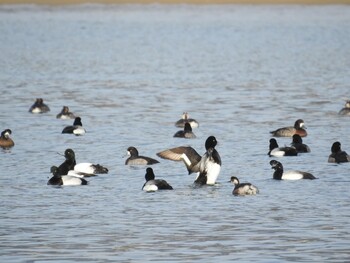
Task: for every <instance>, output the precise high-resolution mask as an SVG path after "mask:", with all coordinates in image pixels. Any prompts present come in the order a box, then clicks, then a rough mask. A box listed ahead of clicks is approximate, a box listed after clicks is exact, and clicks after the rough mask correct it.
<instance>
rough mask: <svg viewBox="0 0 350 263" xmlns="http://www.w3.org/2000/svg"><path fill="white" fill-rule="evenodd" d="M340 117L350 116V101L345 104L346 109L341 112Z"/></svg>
mask: <svg viewBox="0 0 350 263" xmlns="http://www.w3.org/2000/svg"><path fill="white" fill-rule="evenodd" d="M339 115H350V100H347V101H346V102H345V107H344V108H342V109H341V110H340V111H339Z"/></svg>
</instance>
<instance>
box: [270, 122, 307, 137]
mask: <svg viewBox="0 0 350 263" xmlns="http://www.w3.org/2000/svg"><path fill="white" fill-rule="evenodd" d="M305 129H306V127H305V124H304V121H303V120H302V119H299V120H297V121H296V122H295V123H294V126H293V127H284V128H279V129H277V130H275V131H271V132H270V133H271V134H272V136H275V137H292V136H293V135H294V134H299V135H300V136H301V137H305V136H307V132H306V130H305Z"/></svg>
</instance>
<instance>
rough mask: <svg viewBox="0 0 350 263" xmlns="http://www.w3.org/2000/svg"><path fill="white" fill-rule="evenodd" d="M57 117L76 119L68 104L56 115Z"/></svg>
mask: <svg viewBox="0 0 350 263" xmlns="http://www.w3.org/2000/svg"><path fill="white" fill-rule="evenodd" d="M56 118H57V119H62V120H67V119H75V116H74V113H73V112H70V111H69V108H68V107H67V106H63V108H62V110H61V112H60V113H59V114H57V115H56Z"/></svg>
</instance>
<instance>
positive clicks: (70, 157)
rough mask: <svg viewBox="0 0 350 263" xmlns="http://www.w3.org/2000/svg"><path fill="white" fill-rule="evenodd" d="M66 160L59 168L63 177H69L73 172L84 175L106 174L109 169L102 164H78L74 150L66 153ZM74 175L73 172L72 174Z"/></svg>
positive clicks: (67, 150) (68, 150)
mask: <svg viewBox="0 0 350 263" xmlns="http://www.w3.org/2000/svg"><path fill="white" fill-rule="evenodd" d="M64 157H65V158H66V160H65V161H64V162H63V163H62V164H61V165H60V166H59V167H58V172H59V174H61V175H67V174H68V173H69V172H70V171H71V170H74V171H75V172H78V173H84V174H90V175H95V174H106V173H108V169H107V168H106V167H103V166H102V165H100V164H92V163H78V164H77V163H76V160H75V153H74V151H73V150H72V149H66V150H65V152H64ZM71 174H72V172H71Z"/></svg>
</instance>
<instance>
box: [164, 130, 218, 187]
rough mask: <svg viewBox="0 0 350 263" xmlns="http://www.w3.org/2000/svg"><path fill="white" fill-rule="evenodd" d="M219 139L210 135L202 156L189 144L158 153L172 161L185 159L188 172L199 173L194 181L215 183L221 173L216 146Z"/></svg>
mask: <svg viewBox="0 0 350 263" xmlns="http://www.w3.org/2000/svg"><path fill="white" fill-rule="evenodd" d="M216 145H217V140H216V138H215V137H214V136H209V137H208V138H207V140H206V141H205V149H206V152H205V153H204V155H203V156H200V155H199V154H198V153H197V152H196V150H195V149H193V148H192V147H189V146H180V147H176V148H172V149H168V150H165V151H162V152H159V153H157V155H158V156H159V157H161V158H164V159H168V160H172V161H183V162H184V163H185V165H186V168H187V170H188V174H191V173H199V174H198V176H197V178H196V179H195V181H194V183H195V184H198V185H205V184H207V185H214V184H215V183H216V179H217V178H218V176H219V174H220V169H221V158H220V155H219V153H218V152H217V150H216V149H215V146H216Z"/></svg>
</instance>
